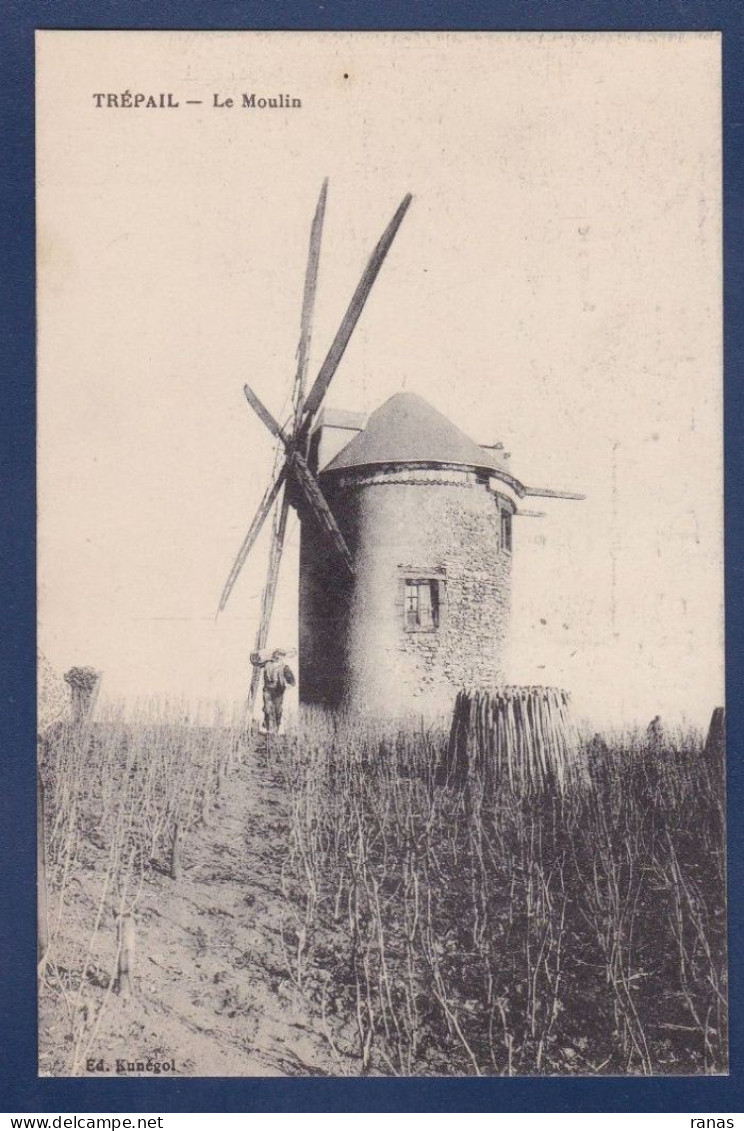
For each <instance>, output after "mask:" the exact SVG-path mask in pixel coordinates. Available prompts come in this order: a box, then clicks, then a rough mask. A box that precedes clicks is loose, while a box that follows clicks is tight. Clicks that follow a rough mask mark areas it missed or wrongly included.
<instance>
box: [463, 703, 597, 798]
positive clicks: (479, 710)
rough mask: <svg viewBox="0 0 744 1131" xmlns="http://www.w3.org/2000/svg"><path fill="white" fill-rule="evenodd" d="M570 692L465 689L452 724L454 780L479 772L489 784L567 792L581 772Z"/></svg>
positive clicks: (487, 784)
mask: <svg viewBox="0 0 744 1131" xmlns="http://www.w3.org/2000/svg"><path fill="white" fill-rule="evenodd" d="M578 752H579V741H578V734H577V732H576V728H575V726H574V724H573V722H572V720H571V712H570V696H569V693H568V692H567V691H563V690H561V689H560V688H557V687H500V688H497V689H494V690H485V689H478V688H470V689H467V690H463V691H460V692H459V694H458V696H457V700H456V702H455V711H454V715H453V718H452V727H451V729H450V739H449V749H448V755H447V768H446V769H447V773H446V777H447V780H448V781H449V782H452V783H458V784H464V782H465V781H466V780H467V778H468V777H469V776H470V775H477V776H478V777H479V778H480V779H481V780H482V781H483V784H484V786H485V787H486V788H494V787H495V788H501V787H507V788H510V789H511V790H513V791H515V792H519V793H523V792H527V793H533V792H539V791H542V790H546V789H553V790H554V789H558V790H560V791H561V792H563V791H564V790H565V788H566V786H567V784H568V782H569V781H570V780H572V779H573V778H574V777H575V776H576V774H577V773H580V772H581V768H580V766H579V758H578Z"/></svg>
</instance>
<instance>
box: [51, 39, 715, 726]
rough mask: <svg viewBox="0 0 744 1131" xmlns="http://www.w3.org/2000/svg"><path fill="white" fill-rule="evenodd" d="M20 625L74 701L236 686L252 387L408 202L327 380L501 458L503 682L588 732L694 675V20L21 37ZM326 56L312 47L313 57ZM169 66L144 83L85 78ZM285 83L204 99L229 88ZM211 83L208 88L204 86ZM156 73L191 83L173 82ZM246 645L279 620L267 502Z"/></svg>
mask: <svg viewBox="0 0 744 1131" xmlns="http://www.w3.org/2000/svg"><path fill="white" fill-rule="evenodd" d="M37 49H38V72H37V73H38V133H37V146H38V219H39V255H38V264H39V509H40V518H39V644H40V647H41V648H42V649H43V650H44V651H45V653H46V655H47V656H48V658H49V660H50V661H51V663H52V664H53V665H54V666H55V667H57V668H59V669H62V670H64V669H66V668H67V667H69V666H71V665H72V664H92V665H94V666H96V667H98V668H100V669H101V670H102V671H103V672H104V684H103V691H104V695H105V696H107V697H110V698H118V697H126V698H134V697H138V696H143V695H148V696H169V697H176V698H186V699H189V700H195V699H204V700H213V699H219V700H225V701H230V700H234V699H239V698H240V697H241V696H242V694H243V693H244V690H245V687H246V683H247V679H248V676H249V665H248V653H249V652H250V649H251V645H252V640H253V635H254V632H255V628H256V620H257V615H258V605H259V596H260V590H261V585H262V580H263V575H264V572H265V568H266V555H267V552H268V539H267V538H266V537H263V538H262V539H261V541H260V542H259V544H258V546H257V547H256V549H255V550H254V554H253V556H252V559H251V560H250V561H249V563H248V565H247V567H246V568H245V570H244V572H243V575H242V576H241V578H240V581H239V582H238V585H237V586H236V588H235V590H234V592H233V594H232V597H231V599H230V603H229V604H228V607H227V609H226V610H225V612H224V613H223V614H222V615H221V616H220V617H219V619H217V620H216V621H215V616H214V614H215V610H216V607H217V602H218V599H219V594H220V591H221V589H222V585H223V583H224V580H225V577H226V575H227V572H228V570H229V568H230V565H231V563H232V560H233V558H234V556H235V553H236V551H237V548H238V546H239V544H240V541H241V539H242V537H243V535H244V533H245V531H246V529H247V527H248V525H249V523H250V520H251V517H252V515H253V512H254V511H255V509H256V507H257V505H258V502H259V499H260V497H261V495H262V493H263V489H264V487H265V484H266V481H267V478H268V475H269V472H270V469H271V466H272V461H273V454H274V448H273V445H272V443H271V442H270V438H269V436H268V433H267V432H266V430H265V428H264V427H263V425H262V424H261V423H260V422H259V421H258V419H257V418H256V417H255V416H254V415H253V413H252V411H251V410H250V408H249V407H248V406H247V404H246V403H245V401H244V399H243V394H242V386H243V382H244V381H246V380H247V381H249V382H250V383H251V385H252V386H253V387H254V388H255V389H256V391H257V392H258V393H259V395H260V396H261V397H262V398H263V399H264V400H265V402H266V404H267V405H268V406H269V408H270V409H271V410H272V411H274V412H275V414H277V415H279V414H280V413H281V412H282V411H286V409H287V406H288V397H289V393H290V390H291V384H292V379H293V375H294V367H295V358H294V354H295V348H296V344H297V338H298V332H299V315H300V306H301V299H302V284H303V275H304V269H305V258H306V253H307V241H308V235H309V228H310V222H311V219H312V214H313V211H314V208H315V202H316V199H317V195H318V191H319V189H320V185H321V182H322V179H323V177H324V176H328V177H329V178H330V189H329V197H328V208H327V212H326V224H325V231H324V240H323V247H322V252H321V265H320V280H319V292H318V304H317V313H316V321H315V335H314V339H313V351H312V362H311V376H313V375H314V374H315V373H316V372H317V370H318V368H319V366H320V363H321V362H322V360H323V357H324V356H325V352H326V350H327V348H328V346H329V344H330V341H331V339H332V337H333V335H334V333H335V331H336V328H337V326H338V323H339V322H340V320H341V317H342V315H343V312H344V309H345V307H346V304H347V302H348V299H349V297H350V295H351V293H352V291H353V289H354V286H355V285H356V283H357V281H358V277H359V275H360V274H361V271H362V269H363V266H364V264H365V262H366V259H367V257H368V255H369V253H370V251H371V250H372V247H373V246H374V244H375V242H376V241H377V239H378V237H379V236H380V234H381V232H382V230H383V228H384V227H385V225H386V224H387V222H388V220H389V219H390V217H391V216H392V214H393V212H394V210H395V208H396V207H397V204H398V203H399V201H400V199H401V198H402V196H403V195H404V194H405V193H406V192H408V191H410V192H412V193H413V195H414V201H413V204H412V205H411V208H410V210H409V212H408V215H407V216H406V219H405V221H404V223H403V225H402V227H401V230H400V232H399V235H398V237H397V239H396V241H395V244H394V245H393V248H392V250H391V252H390V255H389V256H388V259H387V261H386V262H385V264H384V266H383V268H382V271H381V273H380V276H379V278H378V281H377V283H376V285H375V288H374V290H373V293H372V295H371V297H370V300H369V302H368V305H367V307H366V309H365V311H364V313H363V315H362V318H361V320H360V323H359V325H358V327H357V329H356V331H355V334H354V336H353V338H352V341H351V344H350V346H349V348H348V350H347V353H346V355H345V357H344V359H343V361H342V363H341V365H340V367H339V370H338V373H337V375H336V378H335V380H334V382H333V385H332V387H331V391H330V394H329V396H328V398H327V403H328V404H329V405H333V406H335V407H339V408H347V409H354V410H363V411H371V410H373V409H374V408H376V407H377V406H378V405H379V404H381V403H382V402H383V401H384V400H385V399H387V398H388V397H389V396H391V395H393V394H394V393H396V392H398V391H400V390H401V389H406V390H410V391H414V392H417V393H419V394H421V395H422V396H424V397H425V398H427V399H428V400H429V401H430V402H431V403H432V404H433V405H434V406H435V407H436V408H438V409H439V410H440V411H442V412H444V413H445V414H446V415H448V416H449V417H450V418H451V419H452V420H453V421H454V422H455V423H456V424H457V425H459V426H460V427H461V428H462V429H463V430H464V431H465V432H467V433H468V434H469V435H471V436H472V437H473V438H474V439H475V440H477V441H480V442H482V443H486V442H494V441H498V440H503V441H504V443H505V445H506V448H507V450H508V451H511V453H512V458H511V465H512V469H513V471H514V473H515V474H516V475H517V476H518V477H519V478H520V479H522V480H523V481H524V482H526V483H528V484H532V485H536V486H548V487H555V488H559V489H565V490H569V491H580V492H584V493H585V494H586V495H587V499H586V501H585V502H581V503H578V502H559V501H550V500H545V501H543V500H538V499H535V500H529V501H527V503H526V505H529V507H530V508H531V509H534V510H541V511H545V512H546V517H545V518H541V519H538V518H523V519H519V520H517V523H516V524H515V552H514V597H515V609H514V616H513V621H512V647H511V657H510V663H509V675H510V679H511V680H512V682H520V683H521V682H524V683H531V682H535V683H545V684H556V685H560V686H563V687H566V688H568V689H569V690H570V691H571V692H572V693H573V697H574V703H575V706H576V710H577V713H578V714H579V715H580V716H586V717H588V718H589V719H590V720H592V721H593V722H595V723H596V725H597V726H604V725H607V724H614V725H621V724H632V723H634V722H642V723H646V722H648V720H649V719H650V718H651V717H652V716H653V715H655V714H657V713H660V714H662V715H663V716H665V717H666V718H668V719H669V720H670V721H673V722H676V721H678V720H679V719H681V718H682V717H686V718H687V719H689V720H690V721H693V722H696V723H700V724H703V725H704V724H705V723H706V722H707V720H708V717H709V715H710V712H711V710H712V708H713V707H714V706H715V705H716V704H718V703H720V702H722V699H723V656H722V652H723V643H722V600H723V598H722V593H723V579H722V463H721V448H722V424H721V419H722V345H721V181H720V163H721V140H720V37H719V36H718V35H717V34H714V33H705V34H692V33H684V34H656V33H653V34H649V33H643V34H637V33H632V34H627V33H626V34H606V35H605V34H596V33H593V34H592V33H586V34H567V33H566V34H550V35H548V34H545V35H543V34H537V33H519V34H516V33H515V34H492V33H486V34H469V33H468V34H464V33H457V34H448V33H441V34H429V33H411V34H401V33H394V34H378V33H356V34H346V33H323V34H321V33H317V34H301V33H254V32H247V33H202V32H198V33H197V32H179V33H171V32H144V33H136V32H41V33H39V34H38V41H37ZM345 76H348V77H345ZM123 91H130V92H132V93H133V94H134V93H136V92H144V93H151V92H152V93H156V94H159V93H160V92H173V93H174V97H175V99H176V100H179V101H180V103H181V105H180V106H179V108H178V109H174V110H145V109H139V110H134V109H103V108H102V109H98V108H96V105H95V100H94V98H93V94H94V93H99V92H118V93H121V92H123ZM244 92H245V93H248V94H250V93H251V92H255V93H256V95H257V96H260V95H266V96H274V95H276V94H278V93H279V92H282V93H284V94H289V95H290V96H295V97H299V98H300V99H301V101H302V108H301V109H299V110H264V111H260V110H255V109H244V108H242V107H241V106H240V101H241V98H242V95H243V93H244ZM215 94H217V95H219V97H220V101H223V100H224V99H225V98H227V97H233V98H234V100H235V103H236V105H235V106H234V107H233V108H231V109H230V108H221V109H217V108H214V106H213V101H214V95H215ZM186 99H195V100H201V101H202V105H200V106H199V105H193V106H186V105H185V102H186ZM290 530H291V532H293V533H291V536H290V539H289V551H288V553H287V554H286V555H285V560H284V564H283V573H282V582H281V592H280V598H279V603H278V608H277V613H276V615H275V624H274V630H273V632H272V636H271V639H272V641H273V642H276V643H282V644H286V645H288V646H291V645H292V644H293V643H295V641H296V589H297V528H296V521H295V520H294V519H293V520H292V525H291V527H290Z"/></svg>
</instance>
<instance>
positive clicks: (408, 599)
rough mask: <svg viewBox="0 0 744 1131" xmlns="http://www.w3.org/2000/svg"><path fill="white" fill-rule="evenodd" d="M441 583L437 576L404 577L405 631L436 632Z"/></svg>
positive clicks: (438, 619)
mask: <svg viewBox="0 0 744 1131" xmlns="http://www.w3.org/2000/svg"><path fill="white" fill-rule="evenodd" d="M441 584H442V582H441V581H440V580H439V579H438V578H429V577H427V578H418V577H407V578H406V579H405V599H404V618H405V628H406V631H407V632H436V630H437V629H438V628H439V622H440V609H441V599H440V598H441V593H440V586H441Z"/></svg>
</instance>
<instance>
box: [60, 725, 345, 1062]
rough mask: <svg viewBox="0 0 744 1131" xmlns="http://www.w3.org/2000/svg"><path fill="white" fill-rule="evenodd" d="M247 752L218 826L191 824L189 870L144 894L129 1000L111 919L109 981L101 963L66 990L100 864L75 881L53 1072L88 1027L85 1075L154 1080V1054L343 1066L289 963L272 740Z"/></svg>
mask: <svg viewBox="0 0 744 1131" xmlns="http://www.w3.org/2000/svg"><path fill="white" fill-rule="evenodd" d="M243 758H244V761H243V762H242V764H241V765H239V766H238V767H236V768H235V769H234V770H233V772H232V774H231V775H230V777H229V779H228V781H227V783H226V786H225V788H224V790H223V796H222V798H221V800H220V802H219V805H218V807H216V808H215V809H214V810H213V812H212V817H211V820H210V823H209V825H208V826H207V827H204V826H201V825H200V826H199V827H197V828H196V829H194V830H193V832H191V833H190V835H189V837H188V839H187V841H186V844H185V846H184V853H183V874H182V877H181V878H180V879H179V880H178V881H174V880H172V879H171V878H170V876H167V875H164V874H163V873H162V872H153V871H150V872H149V873H148V874H147V875H146V878H145V882H144V886H143V889H142V892H141V894H140V897H139V899H138V901H137V913H136V927H135V933H136V957H135V963H134V972H133V985H134V990H133V994H132V995H131V997H129V998H126V997H123V996H120V995H119V994H118V993H117V992H115V989H114V987H113V986H112V985H111V978H110V976H109V975H108V974H107V973H105V971H107V970H110V969H111V968H112V966H111V962H112V961H113V963H114V966H115V953H116V925H115V923H114V922H113V918H111V919H106V920H105V921H104V923H103V926H102V930H101V931H100V932H99V934H100V937H101V939H102V943H101V946H102V948H103V949H102V950H100V951H98V952H97V957H98V958H99V962H100V971H101V973H100V977H97V976H96V965H95V964H93V967H92V972H91V968H90V967H89V974H88V979H87V982H86V985H85V986H84V987H83V989H84V992H83V993H82V994H79V995H78V993H77V988H76V987H75V984H74V981H72V980H69V981H68V982H67V985H66V989H67V993H63V992H60V990H61V986H62V985H65V979H66V976H67V977H69V976H68V975H67V971H66V970H65V966H64V964H63V956H65V955H68V956H69V954H72V953H76V952H79V953H81V954H84V953H85V947H86V935H87V934H89V933H90V930H91V925H92V923H94V922H95V916H96V907H97V905H98V902H99V893H100V887H98V888H97V887H96V883H97V877H96V874H95V867H94V862H93V861H92V860H91V861H90V862H89V865H88V867H87V868H84V869H83V871H82V872H81V874H80V875H79V876H77V877H75V882H74V883H72V884H71V885H70V890H71V895H70V897H69V899H68V908H67V910H66V912H65V914H64V918H63V921H62V925H61V927H60V932H61V934H60V936H59V941H58V942H57V943H56V945H55V952H56V955H57V962H59V963H60V965H59V966H56V967H55V966H52V967H51V971H50V973H49V974H48V975H47V979H46V981H47V985H46V986H44V987H43V988H42V991H41V998H40V1037H39V1043H40V1050H39V1051H40V1063H39V1071H40V1074H41V1075H43V1076H50V1075H55V1076H56V1075H67V1074H69V1072H70V1068H69V1064H70V1062H71V1053H72V1050H73V1045H74V1041H75V1033H76V1032H77V1033H78V1034H79V1033H81V1032H84V1033H85V1036H84V1039H83V1040H82V1043H79V1045H78V1047H79V1048H80V1049H82V1050H83V1055H81V1054H80V1053H78V1060H79V1061H81V1068H80V1072H81V1074H83V1075H98V1074H101V1073H109V1074H110V1075H112V1076H114V1075H117V1074H118V1075H149V1074H150V1072H149V1071H148V1069H147V1068H145V1071H144V1072H143V1071H141V1069H142V1062H144V1064H145V1065H147V1062H148V1061H149V1062H150V1063H151V1064H155V1063H157V1064H170V1065H171V1067H170V1068H168V1069H167V1070H164V1071H163V1073H162V1074H166V1072H167V1074H169V1075H181V1076H286V1075H292V1076H295V1075H327V1074H337V1073H338V1072H339V1070H340V1066H339V1064H338V1061H335V1062H334V1061H333V1060H332V1059H331V1054H330V1050H329V1046H328V1044H327V1042H326V1041H325V1039H324V1037H323V1036H322V1034H320V1033H318V1032H317V1031H316V1030H315V1029H314V1025H313V1022H312V1021H311V1019H310V1015H309V1011H308V1010H307V1008H306V1006H305V1003H304V1001H303V998H302V995H301V994H300V993H299V992H298V991H297V989H296V987H295V986H294V985H293V983H292V982H291V980H290V979H289V977H288V974H287V966H286V963H285V961H284V950H283V945H282V936H281V906H282V899H281V874H280V869H281V861H282V859H283V857H284V847H285V844H286V829H287V823H286V822H287V818H286V813H285V808H284V799H283V794H282V791H281V789H280V787H279V784H278V781H277V780H276V778H274V777H273V776H272V774H271V772H270V770H269V767H268V765H267V762H266V754H265V750H264V747H263V743H261V745H260V746H259V747H258V748H252V749H251V750H249V751H247V752H246V753H245V754H244V755H243ZM53 954H54V952H53ZM68 960H69V959H68ZM82 965H83V964H82V963H81V964H80V965H79V966H78V969H80V968H82ZM69 969H70V970H72V969H73V962H72V961H70V966H69ZM55 981H56V983H57V984H56V988H55ZM101 1002H104V1010H103V1014H102V1018H101V1022H100V1025H99V1026H98V1031H97V1032H96V1031H95V1028H96V1026H95V1024H94V1022H93V1019H94V1018H95V1017H96V1016H97V1013H98V1009H97V1006H99V1005H100V1003H101ZM117 1061H118V1062H119V1064H117ZM122 1062H123V1064H122ZM137 1062H140V1064H137ZM130 1065H131V1067H130ZM348 1071H353V1068H352V1067H351V1065H350V1066H349V1069H348Z"/></svg>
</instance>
